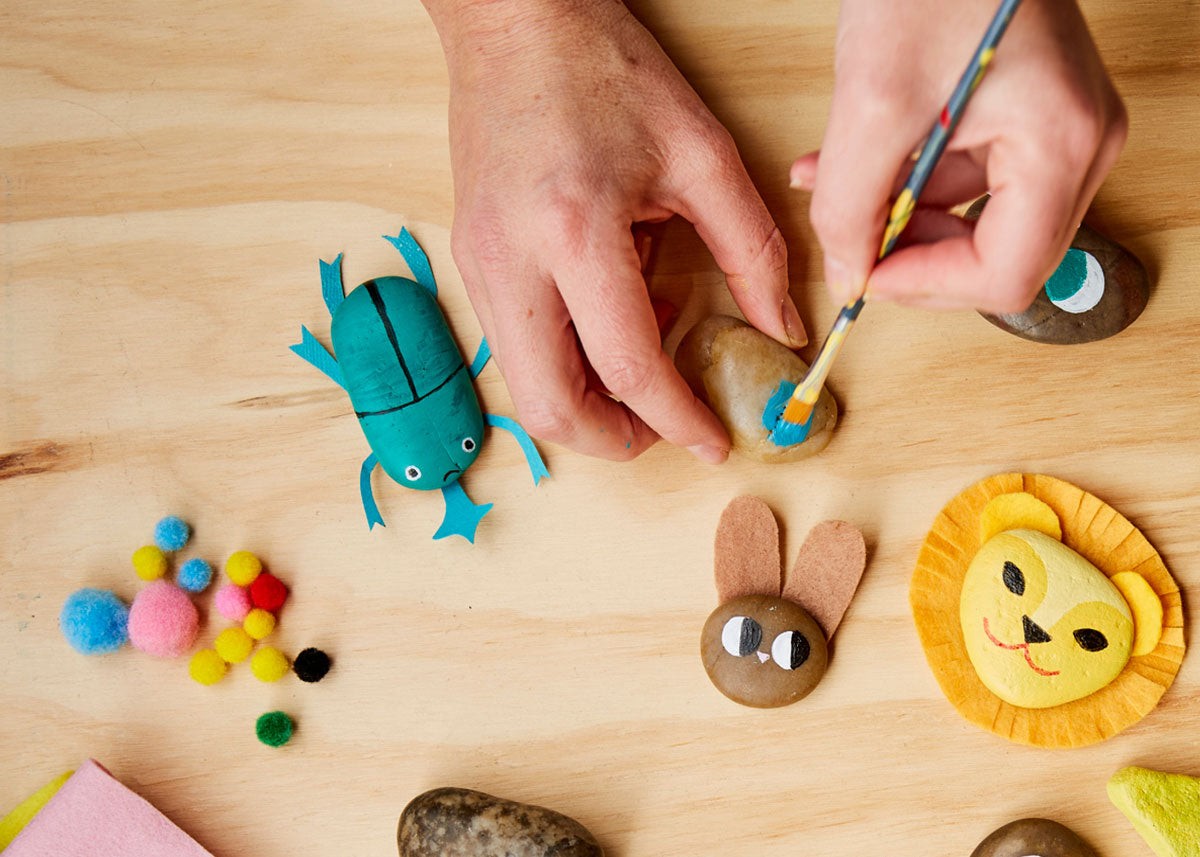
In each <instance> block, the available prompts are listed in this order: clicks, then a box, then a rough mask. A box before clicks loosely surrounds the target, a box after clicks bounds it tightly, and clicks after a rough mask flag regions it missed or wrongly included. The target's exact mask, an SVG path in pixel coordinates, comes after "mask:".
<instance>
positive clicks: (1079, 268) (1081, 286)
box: [1045, 247, 1104, 315]
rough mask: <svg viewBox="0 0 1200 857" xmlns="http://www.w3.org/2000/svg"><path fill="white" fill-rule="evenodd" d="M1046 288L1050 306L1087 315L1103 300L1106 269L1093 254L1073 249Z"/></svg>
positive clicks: (1059, 265)
mask: <svg viewBox="0 0 1200 857" xmlns="http://www.w3.org/2000/svg"><path fill="white" fill-rule="evenodd" d="M1045 288H1046V297H1048V298H1049V299H1050V303H1052V304H1054V305H1055V306H1056V307H1058V308H1059V309H1061V310H1062V311H1063V312H1069V313H1072V314H1073V315H1079V314H1080V313H1085V312H1087V311H1088V310H1090V309H1091V308H1092V307H1094V306H1096V304H1098V303H1100V299H1101V298H1102V297H1104V268H1103V267H1101V265H1100V263H1099V262H1098V261H1097V260H1096V257H1095V256H1093V255H1092V254H1091V253H1086V252H1084V251H1083V250H1078V249H1076V248H1074V247H1072V248H1071V249H1070V250H1068V251H1067V255H1066V256H1064V257H1063V260H1062V261H1061V262H1059V264H1058V267H1057V268H1055V269H1054V273H1053V274H1051V275H1050V279H1048V280H1047V281H1046V286H1045Z"/></svg>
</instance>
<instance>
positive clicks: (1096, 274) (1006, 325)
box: [966, 201, 1150, 345]
mask: <svg viewBox="0 0 1200 857" xmlns="http://www.w3.org/2000/svg"><path fill="white" fill-rule="evenodd" d="M982 211H983V201H980V202H977V203H975V205H973V206H971V209H970V210H969V211H968V212H967V215H966V216H967V217H968V218H969V219H974V218H975V217H978V216H979V213H980V212H982ZM1149 300H1150V275H1149V274H1148V273H1147V272H1146V268H1145V266H1144V265H1142V263H1141V262H1140V261H1139V260H1138V258H1137V257H1136V256H1134V255H1133V254H1132V253H1130V252H1129V251H1128V250H1126V249H1125V248H1124V247H1122V246H1121V245H1120V244H1118V243H1117V242H1115V241H1112V240H1110V239H1108V238H1105V237H1104V236H1103V235H1101V234H1100V233H1099V232H1096V231H1095V230H1094V229H1091V228H1089V227H1087V226H1080V227H1079V229H1078V230H1077V231H1076V233H1075V238H1074V240H1073V241H1072V242H1071V248H1070V249H1069V250H1067V254H1066V256H1065V257H1064V258H1063V260H1062V262H1061V263H1060V264H1059V266H1058V268H1057V269H1056V270H1055V271H1054V273H1053V274H1052V275H1051V276H1050V279H1049V280H1047V281H1046V284H1045V286H1044V287H1043V288H1042V289H1041V291H1039V292H1038V294H1037V297H1036V298H1034V301H1033V303H1032V304H1031V305H1030V306H1029V308H1028V309H1026V310H1024V311H1023V312H1016V313H1005V314H1002V315H989V314H987V313H982V315H983V317H984V318H986V319H987V320H988V321H990V322H991V323H992V324H994V325H996V327H999V328H1000V329H1002V330H1007V331H1008V332H1009V333H1015V334H1016V335H1017V336H1019V337H1021V338H1022V339H1028V340H1031V341H1033V342H1047V343H1051V344H1055V345H1072V344H1076V343H1080V342H1095V341H1096V340H1098V339H1106V338H1108V337H1110V336H1113V335H1114V334H1117V333H1120V332H1121V331H1122V330H1124V329H1125V328H1127V327H1129V325H1131V324H1133V322H1134V320H1135V319H1137V317H1138V316H1139V315H1141V314H1142V310H1144V309H1145V308H1146V303H1147V302H1148V301H1149Z"/></svg>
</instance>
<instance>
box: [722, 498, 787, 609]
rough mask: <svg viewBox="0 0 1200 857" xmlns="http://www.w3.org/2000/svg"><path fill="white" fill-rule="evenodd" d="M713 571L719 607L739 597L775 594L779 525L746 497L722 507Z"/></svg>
mask: <svg viewBox="0 0 1200 857" xmlns="http://www.w3.org/2000/svg"><path fill="white" fill-rule="evenodd" d="M713 571H714V573H715V576H716V582H717V596H718V597H719V598H720V601H721V603H722V604H724V603H725V602H726V601H729V600H730V599H733V598H738V597H740V596H742V595H778V594H779V588H780V585H781V583H782V577H783V565H782V563H781V562H780V559H779V525H778V524H777V523H776V522H775V515H774V513H773V512H772V511H771V507H770V506H768V505H767V504H766V503H764V502H763V501H762V500H760V499H758V498H757V497H750V496H748V495H747V496H743V497H736V498H734V499H733V500H732V501H731V502H730V503H729V505H728V506H726V507H725V511H724V512H722V513H721V522H720V523H719V524H717V539H716V546H715V550H714V560H713Z"/></svg>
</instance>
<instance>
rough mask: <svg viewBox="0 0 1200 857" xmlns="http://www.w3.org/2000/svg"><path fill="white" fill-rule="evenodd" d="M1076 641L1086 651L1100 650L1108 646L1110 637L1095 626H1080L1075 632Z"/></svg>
mask: <svg viewBox="0 0 1200 857" xmlns="http://www.w3.org/2000/svg"><path fill="white" fill-rule="evenodd" d="M1075 642H1076V643H1078V644H1079V648H1081V649H1083V650H1084V651H1085V652H1099V651H1102V650H1104V649H1107V648H1108V638H1107V637H1105V636H1104V635H1103V634H1101V633H1100V632H1099V631H1097V630H1096V629H1095V628H1080V629H1079V630H1078V631H1076V632H1075Z"/></svg>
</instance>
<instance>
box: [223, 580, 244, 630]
mask: <svg viewBox="0 0 1200 857" xmlns="http://www.w3.org/2000/svg"><path fill="white" fill-rule="evenodd" d="M216 601H217V612H218V613H220V614H221V615H222V616H224V617H225V618H226V619H228V620H229V621H230V622H241V621H242V620H243V619H245V618H246V614H247V613H249V612H250V593H249V592H247V591H246V590H245V588H243V587H241V586H238V585H237V584H236V583H226V584H225V585H224V586H222V587H221V588H220V589H218V590H217V598H216Z"/></svg>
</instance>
